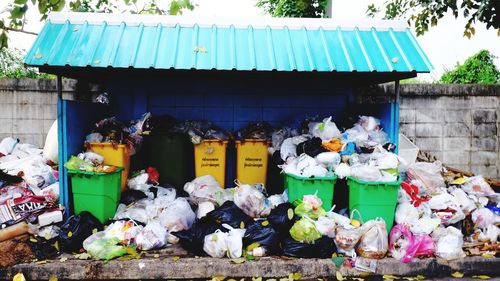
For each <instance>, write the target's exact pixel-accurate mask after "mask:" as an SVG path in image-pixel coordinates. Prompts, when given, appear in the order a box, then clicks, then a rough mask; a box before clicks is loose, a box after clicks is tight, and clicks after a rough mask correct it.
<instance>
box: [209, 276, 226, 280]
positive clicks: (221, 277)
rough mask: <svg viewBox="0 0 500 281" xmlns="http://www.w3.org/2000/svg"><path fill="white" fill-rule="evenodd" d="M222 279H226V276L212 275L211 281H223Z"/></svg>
mask: <svg viewBox="0 0 500 281" xmlns="http://www.w3.org/2000/svg"><path fill="white" fill-rule="evenodd" d="M224 279H226V276H224V275H222V274H216V275H212V280H214V281H223V280H224Z"/></svg>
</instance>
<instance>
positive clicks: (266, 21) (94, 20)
mask: <svg viewBox="0 0 500 281" xmlns="http://www.w3.org/2000/svg"><path fill="white" fill-rule="evenodd" d="M48 21H50V23H53V24H62V23H65V22H67V21H69V22H70V23H71V24H83V23H85V22H87V23H88V24H93V25H100V24H102V23H103V22H106V23H107V24H108V25H120V24H122V23H125V24H126V25H127V26H139V25H141V24H142V25H144V26H157V25H162V26H176V25H179V26H181V27H194V26H195V25H196V26H199V27H205V28H207V27H208V28H209V27H212V26H217V27H220V28H228V27H231V26H233V27H235V28H248V27H249V26H252V27H253V28H255V29H260V28H267V27H270V28H272V29H283V28H284V27H287V28H288V29H303V28H305V29H310V30H314V29H320V28H322V29H324V30H328V29H337V28H341V29H342V30H354V29H355V28H358V29H359V30H370V29H372V28H375V29H377V30H389V29H390V28H392V29H393V30H395V31H404V30H406V29H407V28H408V27H409V26H408V24H407V22H405V21H400V20H333V19H328V18H270V17H257V18H229V17H226V18H225V17H215V16H214V17H200V16H196V17H193V16H164V15H136V14H105V13H78V12H71V13H66V12H63V13H59V12H55V13H51V14H50V15H49V17H48Z"/></svg>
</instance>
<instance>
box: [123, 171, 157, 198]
mask: <svg viewBox="0 0 500 281" xmlns="http://www.w3.org/2000/svg"><path fill="white" fill-rule="evenodd" d="M148 178H149V175H148V174H147V173H141V174H139V175H137V176H136V177H133V178H131V179H129V180H128V181H127V186H128V188H130V189H133V190H139V191H142V192H144V194H146V195H148V193H150V192H149V188H150V187H151V186H152V185H151V184H148ZM148 197H149V196H148ZM151 199H152V198H151Z"/></svg>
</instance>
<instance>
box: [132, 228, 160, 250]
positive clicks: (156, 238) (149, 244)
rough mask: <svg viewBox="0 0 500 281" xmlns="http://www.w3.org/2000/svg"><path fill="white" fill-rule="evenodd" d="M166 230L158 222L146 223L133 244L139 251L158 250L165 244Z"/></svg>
mask: <svg viewBox="0 0 500 281" xmlns="http://www.w3.org/2000/svg"><path fill="white" fill-rule="evenodd" d="M167 235H168V232H167V230H166V229H165V228H164V227H163V226H162V225H161V223H160V222H159V221H152V222H150V223H148V224H147V225H146V226H145V227H144V228H143V229H142V230H141V231H140V232H139V234H137V237H135V243H136V244H137V248H138V249H139V250H144V251H147V250H151V249H158V248H161V247H163V246H165V245H166V244H167Z"/></svg>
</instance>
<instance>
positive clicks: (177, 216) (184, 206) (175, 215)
mask: <svg viewBox="0 0 500 281" xmlns="http://www.w3.org/2000/svg"><path fill="white" fill-rule="evenodd" d="M159 219H160V222H161V224H162V225H163V226H164V227H165V228H167V229H168V231H170V232H175V231H181V230H187V229H189V228H191V225H193V223H194V221H195V219H196V214H195V213H194V212H193V210H192V209H191V206H190V205H189V203H188V201H187V200H186V199H185V198H183V197H179V198H177V199H175V200H174V201H173V202H172V203H171V204H170V205H168V206H167V207H166V208H165V209H164V210H163V211H162V212H161V214H160V215H159Z"/></svg>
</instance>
